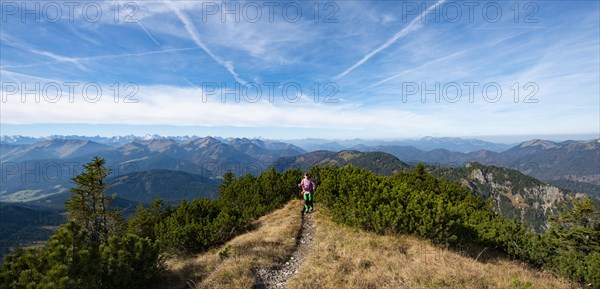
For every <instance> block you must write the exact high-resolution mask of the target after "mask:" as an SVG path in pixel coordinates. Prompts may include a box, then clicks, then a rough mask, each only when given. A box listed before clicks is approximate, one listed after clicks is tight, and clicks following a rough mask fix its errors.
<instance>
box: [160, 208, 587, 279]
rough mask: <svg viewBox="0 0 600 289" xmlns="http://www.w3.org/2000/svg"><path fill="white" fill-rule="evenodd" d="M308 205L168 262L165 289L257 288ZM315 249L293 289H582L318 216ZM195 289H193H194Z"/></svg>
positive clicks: (288, 249)
mask: <svg viewBox="0 0 600 289" xmlns="http://www.w3.org/2000/svg"><path fill="white" fill-rule="evenodd" d="M301 204H302V202H301V201H297V200H296V201H292V202H290V203H288V204H287V205H286V206H285V207H284V208H282V209H280V210H277V211H275V212H273V213H271V214H269V215H267V216H264V217H262V218H260V219H259V220H257V221H256V222H255V225H256V227H257V228H256V229H255V230H254V231H251V232H249V233H246V234H244V235H241V236H238V237H236V238H234V239H233V240H231V241H230V242H228V243H227V244H226V245H224V246H221V247H220V248H217V249H214V250H212V251H209V252H206V253H204V254H199V255H198V256H194V257H190V258H184V259H177V260H175V259H172V260H169V261H168V262H167V265H168V268H169V271H170V272H171V273H172V274H171V277H170V278H167V279H165V285H164V286H161V287H162V288H252V287H253V286H254V285H255V282H256V280H255V277H254V275H253V273H252V269H253V268H257V267H270V266H273V265H274V264H275V263H276V262H277V261H278V260H284V259H285V258H287V257H288V256H289V255H290V254H291V253H292V251H293V250H294V247H295V242H296V239H295V238H296V235H297V233H298V231H299V229H300V226H301V218H300V214H299V212H298V209H299V208H300V206H301ZM314 219H315V222H316V231H315V233H314V241H313V244H312V245H310V249H309V252H308V255H307V257H306V259H305V261H304V263H303V264H302V266H301V268H300V272H299V273H298V274H297V275H296V276H294V277H292V278H291V279H290V280H289V282H288V288H292V289H295V288H298V289H300V288H302V289H306V288H319V289H322V288H332V289H333V288H335V289H338V288H360V289H362V288H411V289H412V288H461V289H462V288H543V289H548V288H578V286H577V285H574V284H572V283H570V282H569V281H567V280H565V279H562V278H558V277H556V276H553V275H552V274H550V273H548V272H542V271H539V270H534V269H531V268H529V267H527V266H526V265H524V264H521V263H520V262H517V261H513V260H509V259H506V258H504V257H502V256H500V255H498V254H494V253H493V252H490V251H489V250H486V251H484V252H483V253H482V254H478V253H479V251H476V252H475V254H474V255H480V256H478V258H477V259H476V258H474V257H472V256H471V257H469V256H466V254H461V253H457V252H454V251H451V250H447V249H443V248H438V247H435V246H432V245H431V244H430V243H429V242H428V241H426V240H423V239H420V238H416V237H412V236H381V235H377V234H373V233H370V232H364V231H360V230H356V229H353V228H349V227H347V226H343V225H339V224H336V223H334V222H333V221H332V220H331V219H330V218H329V217H328V216H327V215H326V214H324V213H323V212H322V211H317V212H315V213H314ZM186 283H187V284H189V285H186Z"/></svg>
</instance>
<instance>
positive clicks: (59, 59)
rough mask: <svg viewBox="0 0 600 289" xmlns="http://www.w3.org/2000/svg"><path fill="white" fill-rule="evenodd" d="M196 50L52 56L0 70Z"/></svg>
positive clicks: (190, 48) (173, 49)
mask: <svg viewBox="0 0 600 289" xmlns="http://www.w3.org/2000/svg"><path fill="white" fill-rule="evenodd" d="M27 49H28V50H31V51H32V52H34V53H37V54H40V55H44V56H48V57H50V56H49V55H48V54H50V53H49V52H45V51H37V50H35V51H34V50H33V49H32V48H27ZM197 49H200V48H198V47H196V46H194V47H186V48H170V49H164V50H154V51H148V52H138V53H122V54H109V55H98V56H84V57H62V56H57V55H54V57H50V58H52V59H53V60H54V61H45V62H40V63H29V64H21V65H3V66H0V69H5V68H26V67H35V66H39V65H48V64H53V63H61V62H77V63H79V61H89V60H97V59H109V58H119V57H132V56H133V57H136V56H144V55H151V54H162V53H169V52H178V51H188V50H197Z"/></svg>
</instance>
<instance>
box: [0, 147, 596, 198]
mask: <svg viewBox="0 0 600 289" xmlns="http://www.w3.org/2000/svg"><path fill="white" fill-rule="evenodd" d="M93 139H95V140H99V141H102V143H100V142H96V141H94V140H93ZM32 140H33V138H28V137H22V136H12V137H6V136H4V137H2V142H0V156H1V164H2V166H1V168H0V174H1V180H0V181H1V185H2V186H1V191H0V201H2V202H36V203H38V204H44V202H46V201H47V202H48V203H53V202H52V201H51V200H59V199H62V198H59V197H58V196H60V195H68V191H69V188H70V187H71V178H72V177H73V176H75V175H76V174H78V173H79V172H81V170H82V165H83V164H85V163H87V162H88V161H89V160H90V159H91V158H92V157H93V156H100V157H102V158H104V159H106V161H107V166H108V167H109V168H110V169H111V170H112V175H111V182H113V183H114V184H115V187H114V189H115V190H116V191H117V196H119V197H121V195H126V197H124V199H126V200H130V201H134V202H147V201H148V200H149V197H147V196H161V197H165V198H166V199H168V200H170V201H173V202H175V201H177V200H180V199H182V198H183V197H185V198H193V197H199V196H214V194H215V192H216V186H217V185H218V182H219V179H220V178H221V176H222V175H223V174H224V173H225V172H227V171H232V172H233V173H234V174H235V175H238V176H239V175H245V174H247V173H251V174H257V173H258V172H260V171H263V170H265V169H266V168H268V167H271V166H273V167H275V168H276V169H278V170H284V169H286V168H301V169H302V170H307V169H309V168H310V167H311V166H313V165H316V164H317V165H323V164H335V165H338V166H344V165H346V164H353V165H356V166H359V167H364V168H368V169H371V170H373V171H375V172H377V173H380V174H385V175H389V174H392V173H394V172H396V171H401V170H405V169H407V168H409V167H410V166H411V165H414V164H415V163H417V162H424V163H426V164H429V165H433V166H435V165H437V166H440V167H445V168H446V167H455V168H461V167H463V166H464V165H466V164H468V163H469V162H478V163H480V164H483V165H486V166H496V167H504V168H511V169H514V170H517V171H520V172H522V173H524V174H527V175H529V176H531V177H534V178H537V179H540V180H542V181H544V182H546V183H551V184H553V185H555V186H559V187H562V188H565V189H568V190H572V191H580V192H585V193H588V194H590V195H594V196H596V197H600V185H599V182H600V155H599V154H600V140H599V139H594V140H589V141H564V142H559V143H557V142H552V141H547V140H530V141H527V142H523V143H521V144H518V145H516V146H513V147H511V148H509V149H506V150H504V151H501V152H496V151H492V150H488V149H480V150H478V151H473V152H467V153H465V152H460V151H451V150H449V149H444V148H437V149H433V150H428V151H427V150H422V149H419V148H416V147H414V146H404V145H392V144H391V142H388V143H386V144H385V145H376V144H378V143H381V142H377V141H363V143H360V141H362V140H352V141H345V142H342V144H343V146H342V145H341V144H338V143H333V142H329V143H327V142H322V143H321V144H322V145H325V146H334V147H336V148H340V147H345V146H348V145H352V146H353V148H354V149H353V150H342V151H335V150H334V151H326V150H318V151H310V152H309V150H305V149H303V148H301V147H300V146H299V145H303V146H304V147H305V148H308V147H307V144H309V143H311V142H312V143H315V142H317V141H318V140H315V139H312V140H311V139H309V140H305V142H303V143H298V142H296V143H297V144H298V145H294V144H291V143H286V142H282V141H275V140H265V139H248V138H215V137H210V136H209V137H196V138H192V137H179V138H165V137H161V136H156V135H154V136H151V135H149V136H146V137H141V138H140V137H135V136H125V137H112V138H104V137H84V138H81V139H78V138H77V137H76V136H53V137H50V138H47V139H43V140H41V141H38V142H34V143H32V144H22V143H23V142H28V141H32ZM119 141H123V142H125V141H126V143H124V144H120V145H117V143H119ZM427 141H429V142H431V143H432V144H431V145H430V147H436V146H439V145H440V144H443V143H453V145H447V146H446V147H453V146H454V147H457V146H461V145H462V146H464V145H465V144H472V145H474V144H479V145H480V146H488V147H489V146H492V145H493V144H491V143H487V142H484V141H474V140H462V139H455V138H423V139H421V140H419V141H418V142H422V143H424V142H427ZM372 145H373V146H372ZM490 148H491V147H490ZM162 175H169V176H170V177H169V178H163V177H162ZM151 179H156V181H154V180H151ZM169 179H171V180H178V181H171V183H172V184H167V183H168V181H169ZM124 180H126V182H125V181H124ZM158 180H161V181H160V182H159V181H158ZM161 182H162V183H161ZM189 183H193V184H194V185H193V187H196V188H201V189H197V190H193V189H190V188H191V186H190V185H189ZM166 188H168V190H167V189H166ZM128 190H129V191H131V190H133V191H135V192H136V193H134V194H133V195H134V196H135V197H134V196H131V195H127V192H126V191H128ZM164 190H166V192H163V191H164ZM163 193H164V194H165V195H161V194H163ZM48 198H49V199H48Z"/></svg>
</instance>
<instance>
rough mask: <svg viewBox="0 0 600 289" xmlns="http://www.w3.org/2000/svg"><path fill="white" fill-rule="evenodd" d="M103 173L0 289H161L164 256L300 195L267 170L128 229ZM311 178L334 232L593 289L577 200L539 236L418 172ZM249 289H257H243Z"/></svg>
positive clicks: (79, 189) (157, 208)
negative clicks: (513, 263)
mask: <svg viewBox="0 0 600 289" xmlns="http://www.w3.org/2000/svg"><path fill="white" fill-rule="evenodd" d="M103 164H104V161H103V160H102V159H98V158H95V159H94V160H93V161H92V162H90V163H88V164H87V165H86V166H85V171H84V173H82V174H81V175H78V176H77V178H75V179H74V180H75V184H76V187H75V188H74V189H73V190H72V193H73V197H72V198H71V199H69V200H68V201H67V208H68V210H67V215H68V219H69V223H68V224H66V225H63V226H61V228H60V229H59V230H58V231H57V232H56V233H55V234H54V235H53V236H52V237H51V238H50V240H49V242H48V243H47V244H46V245H45V246H42V247H38V248H28V249H26V250H21V249H19V250H17V251H16V252H15V253H14V254H11V255H8V256H7V257H6V260H5V261H4V262H3V263H2V267H1V271H0V284H2V285H1V286H2V287H1V288H23V287H29V288H78V287H81V286H82V285H83V284H85V287H86V288H158V287H160V286H159V284H160V283H157V281H158V280H159V279H160V278H163V277H162V276H165V274H167V275H168V274H170V273H169V272H168V271H165V266H164V265H165V264H164V262H163V261H164V259H163V258H162V257H161V256H163V257H164V256H171V257H177V256H189V255H193V254H197V253H201V252H205V251H207V250H210V249H211V248H216V247H217V246H219V245H221V244H225V243H226V242H227V241H228V240H230V239H232V238H234V237H235V236H237V235H240V234H244V233H246V232H249V231H252V230H255V229H256V227H255V226H256V223H254V221H255V220H256V219H257V218H259V217H260V216H263V215H264V214H267V213H269V212H271V211H273V210H275V209H277V208H280V207H282V206H283V204H285V203H287V202H288V201H290V200H292V199H293V198H294V196H297V194H298V188H297V183H298V182H299V180H300V177H301V171H300V170H298V169H295V170H287V171H285V172H282V173H280V172H277V171H276V170H275V169H273V168H272V169H269V170H267V171H265V172H263V173H261V174H259V175H258V176H253V175H251V174H247V175H245V176H241V177H235V176H234V175H233V174H232V173H227V174H225V175H224V180H223V183H222V184H221V185H220V186H219V196H218V198H216V199H208V198H199V199H194V200H190V201H183V202H181V203H180V204H179V205H177V206H170V205H168V204H166V203H164V202H163V201H160V200H156V201H154V202H153V203H152V205H151V206H150V207H148V208H145V207H142V206H140V207H138V209H137V211H136V213H135V214H134V215H133V216H132V217H130V218H129V219H127V220H126V221H125V220H123V219H122V217H121V216H120V214H119V212H118V211H114V210H110V209H109V207H108V206H109V204H110V202H111V201H112V200H111V198H110V197H107V196H106V195H105V193H106V189H107V188H106V185H105V182H104V181H103V180H104V178H106V176H107V175H108V170H107V169H106V168H104V167H103ZM311 174H312V175H313V176H314V177H313V180H314V181H315V182H316V183H317V191H316V193H315V197H316V199H315V201H316V202H317V204H318V206H317V208H318V210H320V212H323V213H326V214H328V215H330V216H331V218H332V220H333V221H335V222H337V223H339V224H342V225H346V226H350V227H354V228H357V229H360V230H365V231H371V232H374V233H376V234H381V235H388V236H391V237H392V238H395V237H398V236H399V235H402V234H408V235H414V236H417V237H419V238H425V239H428V240H430V241H431V242H432V243H433V244H435V246H438V247H441V248H451V249H453V250H454V249H455V250H469V248H472V247H473V246H476V247H479V248H492V249H494V250H495V251H498V252H499V253H500V254H505V255H506V256H509V257H511V258H516V259H519V260H521V261H523V262H526V263H528V264H529V265H530V266H532V267H534V268H540V269H544V270H549V271H552V272H554V273H555V274H559V275H561V276H564V277H567V278H570V279H571V280H573V281H575V282H578V283H580V284H585V285H586V286H589V287H594V288H600V279H599V276H600V221H599V218H600V215H599V211H598V209H597V208H595V207H594V206H593V204H592V202H591V201H590V200H589V199H582V200H573V202H572V204H571V207H570V208H567V207H565V208H563V210H561V211H560V212H558V214H557V215H556V216H555V217H554V218H553V219H552V220H551V222H550V227H549V229H548V230H547V232H546V233H543V234H538V233H535V232H534V231H533V230H531V229H530V228H528V227H527V226H525V225H523V224H521V223H519V222H518V221H517V220H509V219H507V218H505V217H503V216H502V215H500V214H498V213H496V212H494V210H493V206H492V205H491V204H489V203H488V202H485V201H484V200H483V199H482V198H480V197H478V196H476V195H474V194H473V193H472V192H471V191H470V190H468V189H466V188H464V187H463V186H461V184H459V183H452V182H448V181H444V180H441V179H438V178H436V177H434V176H433V175H431V174H429V173H427V171H426V168H425V167H424V166H423V165H421V164H419V165H417V166H416V167H415V168H414V170H412V171H405V172H396V173H394V174H392V175H390V176H382V175H378V174H375V173H374V172H372V171H369V170H366V169H360V168H357V167H355V166H352V165H348V166H344V167H341V168H338V167H335V166H333V167H331V166H315V167H312V168H311ZM297 216H298V217H300V216H301V215H300V213H299V212H298V215H297ZM265 238H266V237H265ZM260 242H261V244H263V243H264V242H267V243H268V242H271V241H270V240H267V239H265V240H261V241H260ZM265 244H266V243H265ZM271 245H272V246H278V245H277V244H271ZM66 248H69V249H68V250H67V249H66ZM261 248H268V246H267V247H265V246H263V245H261ZM267 253H268V252H267ZM231 254H234V253H233V252H232V251H231V250H230V249H227V248H225V249H223V250H222V251H220V253H219V258H220V259H221V260H226V259H227V258H228V257H229V256H231ZM332 254H336V249H335V248H334V249H333V251H332ZM361 266H367V267H368V266H369V265H368V264H367V263H364V264H363V265H361ZM134 268H135V269H134ZM254 269H257V268H252V270H254ZM252 272H254V271H252ZM232 274H233V275H232V277H235V274H237V273H232ZM239 274H242V273H241V272H240V273H239ZM244 274H245V273H244ZM246 280H247V279H246ZM256 280H259V279H256ZM255 282H259V281H255ZM519 282H520V281H519ZM253 284H258V283H253V282H250V283H247V286H244V287H251V286H254V285H253ZM440 286H441V285H440ZM434 287H439V286H434Z"/></svg>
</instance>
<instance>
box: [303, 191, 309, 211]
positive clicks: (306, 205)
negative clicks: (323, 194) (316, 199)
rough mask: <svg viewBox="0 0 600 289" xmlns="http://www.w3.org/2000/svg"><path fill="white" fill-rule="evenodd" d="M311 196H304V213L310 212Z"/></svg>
mask: <svg viewBox="0 0 600 289" xmlns="http://www.w3.org/2000/svg"><path fill="white" fill-rule="evenodd" d="M308 195H309V194H303V197H304V211H305V212H307V211H308V207H309V205H310V201H309V199H308V198H309V196H308Z"/></svg>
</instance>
